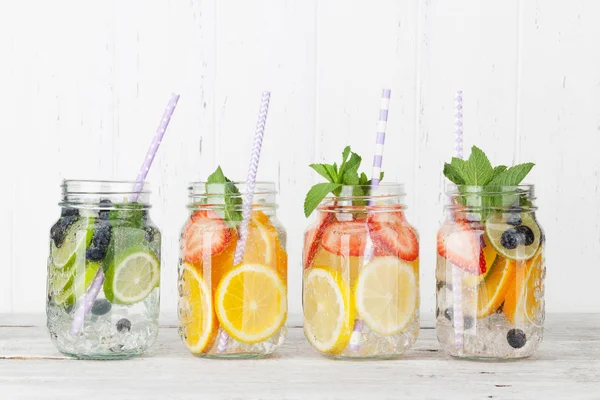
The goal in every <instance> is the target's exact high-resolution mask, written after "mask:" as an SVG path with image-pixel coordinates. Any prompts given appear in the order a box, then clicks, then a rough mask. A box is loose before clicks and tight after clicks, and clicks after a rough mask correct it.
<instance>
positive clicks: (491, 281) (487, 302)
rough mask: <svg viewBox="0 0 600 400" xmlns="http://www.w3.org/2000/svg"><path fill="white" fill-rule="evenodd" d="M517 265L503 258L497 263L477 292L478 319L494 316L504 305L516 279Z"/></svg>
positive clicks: (498, 258)
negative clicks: (509, 289) (507, 293)
mask: <svg viewBox="0 0 600 400" xmlns="http://www.w3.org/2000/svg"><path fill="white" fill-rule="evenodd" d="M515 269H516V263H515V261H514V260H509V259H506V258H503V257H500V256H498V257H496V261H495V262H494V264H493V265H492V267H491V268H490V271H489V273H488V274H487V276H486V277H485V279H484V280H483V282H482V283H481V285H480V286H479V288H478V290H477V318H485V317H487V316H489V315H492V314H493V313H494V312H496V310H497V309H498V307H500V306H501V305H502V303H503V302H504V299H505V297H506V292H507V291H508V288H509V287H510V285H511V284H512V282H513V280H514V279H515Z"/></svg>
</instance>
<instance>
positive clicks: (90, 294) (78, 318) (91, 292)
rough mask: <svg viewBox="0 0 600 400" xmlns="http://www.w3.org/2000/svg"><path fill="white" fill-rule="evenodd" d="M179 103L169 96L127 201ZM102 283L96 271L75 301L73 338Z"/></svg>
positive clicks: (133, 198) (136, 192)
mask: <svg viewBox="0 0 600 400" xmlns="http://www.w3.org/2000/svg"><path fill="white" fill-rule="evenodd" d="M178 101H179V95H178V94H175V93H173V94H172V95H171V100H169V104H167V108H166V109H165V112H164V113H163V116H162V119H161V120H160V124H159V125H158V128H157V130H156V134H155V135H154V139H153V140H152V143H151V144H150V147H149V148H148V153H147V154H146V158H145V159H144V163H143V164H142V167H141V168H140V172H139V173H138V175H137V178H136V180H135V186H134V189H133V192H134V193H133V194H132V195H131V196H130V197H129V201H137V200H138V198H139V196H140V192H141V190H142V188H143V187H144V181H145V180H146V176H147V175H148V170H149V169H150V166H151V165H152V161H154V156H155V155H156V151H157V150H158V147H159V146H160V143H161V141H162V138H163V136H164V135H165V132H166V130H167V127H168V126H169V121H171V116H172V115H173V111H175V107H176V106H177V102H178ZM103 283H104V271H103V270H102V268H99V269H98V272H97V273H96V276H95V277H94V280H93V281H92V284H91V286H90V288H89V289H88V291H87V293H86V294H85V296H84V298H83V300H78V301H77V308H76V309H75V314H74V315H73V324H72V325H71V329H69V333H70V334H71V335H73V336H75V335H77V334H78V333H79V332H80V331H81V329H82V328H83V323H84V321H85V317H86V315H88V314H89V312H90V310H91V309H92V306H93V305H94V301H96V297H98V293H100V288H101V287H102V284H103Z"/></svg>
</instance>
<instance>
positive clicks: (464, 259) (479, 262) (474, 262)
mask: <svg viewBox="0 0 600 400" xmlns="http://www.w3.org/2000/svg"><path fill="white" fill-rule="evenodd" d="M458 227H459V228H458V229H452V230H451V231H449V227H447V228H444V227H442V228H441V229H440V231H439V232H438V238H437V249H438V253H439V255H440V256H442V257H444V258H445V259H447V260H448V261H450V262H451V263H452V264H454V265H456V266H458V267H460V268H462V269H464V270H465V271H467V272H470V273H471V274H475V275H481V274H483V273H484V272H485V271H486V264H485V256H484V253H483V246H482V245H481V241H482V235H483V234H484V232H483V231H482V230H479V229H471V227H470V226H469V225H468V224H466V223H463V224H458Z"/></svg>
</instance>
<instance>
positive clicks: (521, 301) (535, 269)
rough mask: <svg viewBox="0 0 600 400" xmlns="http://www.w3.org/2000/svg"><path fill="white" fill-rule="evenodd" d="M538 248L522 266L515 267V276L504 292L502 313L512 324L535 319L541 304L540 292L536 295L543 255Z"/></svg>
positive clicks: (540, 276)
mask: <svg viewBox="0 0 600 400" xmlns="http://www.w3.org/2000/svg"><path fill="white" fill-rule="evenodd" d="M541 249H542V248H541V247H540V250H541ZM540 250H538V252H537V254H536V255H535V256H533V258H532V259H530V260H528V261H527V263H525V265H524V266H522V267H520V268H517V272H516V278H515V280H514V281H513V283H512V284H511V286H510V288H509V289H508V292H507V293H506V301H505V302H504V307H503V310H504V315H506V318H507V319H508V320H509V321H510V322H511V324H513V325H517V324H522V323H530V322H533V321H535V320H536V314H537V313H538V312H539V310H540V307H541V306H542V303H541V301H540V299H539V297H540V294H538V295H537V296H536V289H538V288H539V286H540V281H541V279H542V276H543V273H544V256H543V251H540Z"/></svg>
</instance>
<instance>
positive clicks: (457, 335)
mask: <svg viewBox="0 0 600 400" xmlns="http://www.w3.org/2000/svg"><path fill="white" fill-rule="evenodd" d="M462 102H463V92H462V90H458V91H457V92H456V94H455V95H454V135H455V136H456V140H455V143H456V149H455V150H456V158H460V159H462V158H463V154H462V151H463V138H462V136H463V121H462V119H463V111H462V110H463V106H462ZM460 280H461V279H460V275H459V273H458V268H457V267H456V266H454V265H453V266H452V297H453V303H454V304H453V308H454V313H453V314H454V318H453V319H454V344H455V345H456V348H457V349H458V351H459V354H462V348H463V339H464V325H463V321H464V319H463V309H462V299H461V297H462V293H461V286H462V285H460V284H458V283H459V282H460Z"/></svg>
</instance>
